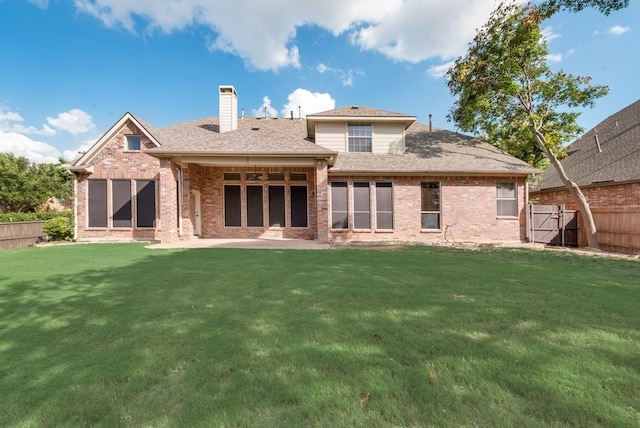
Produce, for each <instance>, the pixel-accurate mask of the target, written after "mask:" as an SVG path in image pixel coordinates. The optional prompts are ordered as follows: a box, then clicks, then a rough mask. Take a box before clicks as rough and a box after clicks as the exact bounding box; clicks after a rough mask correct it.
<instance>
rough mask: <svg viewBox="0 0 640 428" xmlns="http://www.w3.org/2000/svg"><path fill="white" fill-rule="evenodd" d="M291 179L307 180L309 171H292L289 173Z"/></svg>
mask: <svg viewBox="0 0 640 428" xmlns="http://www.w3.org/2000/svg"><path fill="white" fill-rule="evenodd" d="M289 179H290V180H291V181H307V173H306V172H292V173H291V174H289Z"/></svg>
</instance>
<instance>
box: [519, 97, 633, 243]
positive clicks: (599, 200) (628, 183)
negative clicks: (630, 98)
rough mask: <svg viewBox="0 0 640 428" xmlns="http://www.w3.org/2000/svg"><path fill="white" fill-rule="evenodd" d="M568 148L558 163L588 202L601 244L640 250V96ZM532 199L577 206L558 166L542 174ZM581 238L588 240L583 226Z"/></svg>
mask: <svg viewBox="0 0 640 428" xmlns="http://www.w3.org/2000/svg"><path fill="white" fill-rule="evenodd" d="M566 152H567V157H566V158H565V159H562V160H561V161H560V163H561V164H562V167H563V168H564V170H565V172H566V173H567V176H568V177H569V178H571V180H572V181H574V182H576V183H577V184H578V186H580V189H581V190H582V193H583V194H584V196H585V198H586V200H587V203H588V204H589V207H590V209H591V213H592V215H593V217H594V221H595V224H596V229H597V230H598V235H599V237H600V245H601V247H602V248H603V249H604V250H607V251H615V252H623V253H628V254H640V100H638V101H636V102H635V103H633V104H631V105H629V106H627V107H625V108H623V109H622V110H620V111H618V112H617V113H615V114H613V115H611V116H609V117H608V118H606V119H605V120H603V121H602V122H600V123H599V124H598V125H597V126H595V127H594V128H593V129H590V130H589V131H588V132H587V133H586V134H584V135H583V136H582V137H580V138H578V139H577V140H576V141H574V142H573V143H572V144H570V145H569V146H568V147H567V149H566ZM531 200H532V202H534V203H535V204H538V205H564V206H565V209H569V210H572V209H577V203H576V200H575V198H574V197H573V195H571V193H569V191H568V190H567V189H566V188H565V187H564V184H563V183H562V181H561V180H560V177H559V176H558V174H557V172H556V170H555V169H554V168H549V169H547V170H545V171H544V173H543V174H542V175H541V177H540V180H539V182H538V183H537V184H536V186H535V187H533V188H532V190H531ZM578 240H579V245H581V246H584V245H586V235H585V234H584V232H583V233H581V234H580V235H579V239H578Z"/></svg>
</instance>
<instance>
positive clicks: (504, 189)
mask: <svg viewBox="0 0 640 428" xmlns="http://www.w3.org/2000/svg"><path fill="white" fill-rule="evenodd" d="M496 200H497V203H498V213H497V214H498V216H500V217H516V216H517V215H518V200H517V198H516V183H496Z"/></svg>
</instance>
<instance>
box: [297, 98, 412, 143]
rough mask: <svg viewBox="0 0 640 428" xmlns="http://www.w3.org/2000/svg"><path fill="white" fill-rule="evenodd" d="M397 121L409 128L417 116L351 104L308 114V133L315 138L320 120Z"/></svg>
mask: <svg viewBox="0 0 640 428" xmlns="http://www.w3.org/2000/svg"><path fill="white" fill-rule="evenodd" d="M355 121H358V122H374V121H375V122H397V123H402V124H403V125H404V128H405V129H407V128H408V127H409V126H411V124H412V123H414V122H415V121H416V117H415V116H412V115H408V114H403V113H395V112H392V111H386V110H379V109H375V108H371V107H363V106H357V105H349V106H345V107H339V108H336V109H333V110H328V111H323V112H320V113H314V114H310V115H307V135H309V137H311V138H315V134H316V126H315V125H316V123H318V122H355Z"/></svg>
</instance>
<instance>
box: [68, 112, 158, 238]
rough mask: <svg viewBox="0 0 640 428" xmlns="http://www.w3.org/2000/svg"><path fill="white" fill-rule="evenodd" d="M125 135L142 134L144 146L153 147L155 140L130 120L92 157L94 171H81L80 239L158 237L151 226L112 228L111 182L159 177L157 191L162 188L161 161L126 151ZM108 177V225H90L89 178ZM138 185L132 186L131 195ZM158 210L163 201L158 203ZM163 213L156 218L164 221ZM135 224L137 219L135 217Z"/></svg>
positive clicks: (79, 186)
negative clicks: (144, 133)
mask: <svg viewBox="0 0 640 428" xmlns="http://www.w3.org/2000/svg"><path fill="white" fill-rule="evenodd" d="M125 135H142V138H141V143H140V144H141V148H149V149H150V148H153V147H155V146H154V145H153V143H152V142H151V141H150V140H149V139H148V138H146V137H145V136H144V135H143V134H142V132H141V131H140V130H139V129H138V128H137V127H136V126H135V125H133V124H132V123H128V124H127V125H125V126H124V127H123V129H122V130H120V131H119V132H118V133H117V134H116V135H114V136H113V138H111V140H110V141H108V142H107V143H106V144H105V146H104V147H102V149H101V150H100V152H98V153H97V154H96V155H95V157H94V158H93V159H92V163H93V173H91V174H88V175H87V174H80V175H78V177H77V188H76V210H77V213H78V218H77V219H76V223H77V225H76V227H77V238H78V239H90V238H117V239H145V240H146V239H156V238H157V237H156V230H155V229H149V228H142V229H138V228H135V227H133V228H112V227H111V226H112V220H111V212H112V197H111V196H112V194H111V181H110V180H115V179H130V180H156V191H157V192H158V191H159V189H160V181H158V180H160V161H159V160H158V159H156V158H154V157H152V156H149V155H146V154H144V153H141V152H129V151H125V150H124V146H125ZM89 179H107V180H108V181H107V213H108V216H109V217H108V219H107V227H106V228H88V227H87V224H88V219H87V180H89ZM134 189H135V184H133V188H132V196H133V195H135V193H134ZM157 205H158V207H156V209H159V206H160V205H161V204H160V203H158V204H157ZM134 217H135V213H134ZM161 218H162V217H161V216H160V217H159V218H157V219H156V223H157V222H158V220H161ZM134 224H135V220H134Z"/></svg>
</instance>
